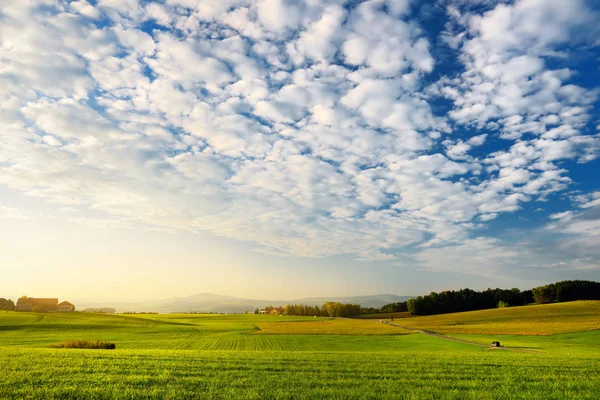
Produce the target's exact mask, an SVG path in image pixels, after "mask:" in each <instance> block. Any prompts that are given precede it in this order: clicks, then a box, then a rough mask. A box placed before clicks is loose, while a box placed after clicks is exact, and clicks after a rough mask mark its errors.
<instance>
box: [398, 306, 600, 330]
mask: <svg viewBox="0 0 600 400" xmlns="http://www.w3.org/2000/svg"><path fill="white" fill-rule="evenodd" d="M398 324H400V325H404V326H409V327H415V328H420V329H426V330H431V331H434V332H439V333H464V334H504V335H555V334H560V333H569V332H580V331H589V330H594V329H599V328H600V301H573V302H569V303H556V304H545V305H530V306H523V307H509V308H498V309H493V310H481V311H469V312H462V313H454V314H440V315H430V316H422V317H410V318H404V319H402V321H399V322H398Z"/></svg>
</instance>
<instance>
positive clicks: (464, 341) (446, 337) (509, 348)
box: [387, 322, 543, 353]
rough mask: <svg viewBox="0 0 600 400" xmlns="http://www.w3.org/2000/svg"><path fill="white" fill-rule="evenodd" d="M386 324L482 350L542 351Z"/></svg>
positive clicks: (390, 323)
mask: <svg viewBox="0 0 600 400" xmlns="http://www.w3.org/2000/svg"><path fill="white" fill-rule="evenodd" d="M387 324H388V325H391V326H395V327H396V328H402V329H406V330H407V331H411V332H415V333H422V334H424V335H429V336H433V337H436V338H438V339H444V340H450V341H452V342H460V343H465V344H470V345H472V346H479V347H481V348H482V350H509V351H518V352H521V353H543V352H542V351H537V350H527V349H517V348H515V347H504V346H503V347H491V346H488V345H486V344H482V343H477V342H472V341H470V340H464V339H457V338H453V337H448V336H444V335H441V334H439V333H436V332H432V331H426V330H423V329H417V328H411V327H409V326H403V325H398V324H394V323H393V322H388V323H387Z"/></svg>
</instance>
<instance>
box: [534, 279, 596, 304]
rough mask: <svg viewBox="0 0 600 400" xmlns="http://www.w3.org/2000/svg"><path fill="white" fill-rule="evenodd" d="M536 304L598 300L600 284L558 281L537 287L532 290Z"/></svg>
mask: <svg viewBox="0 0 600 400" xmlns="http://www.w3.org/2000/svg"><path fill="white" fill-rule="evenodd" d="M532 292H533V299H534V300H535V302H536V303H541V304H543V303H552V302H561V301H575V300H600V282H593V281H580V280H576V281H560V282H556V283H551V284H549V285H544V286H539V287H536V288H535V289H533V290H532Z"/></svg>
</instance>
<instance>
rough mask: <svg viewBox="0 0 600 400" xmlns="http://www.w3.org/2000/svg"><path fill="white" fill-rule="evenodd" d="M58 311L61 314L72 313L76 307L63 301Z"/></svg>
mask: <svg viewBox="0 0 600 400" xmlns="http://www.w3.org/2000/svg"><path fill="white" fill-rule="evenodd" d="M56 309H57V310H58V311H60V312H72V311H75V306H74V305H73V304H71V303H69V302H68V301H63V302H61V303H58V306H56Z"/></svg>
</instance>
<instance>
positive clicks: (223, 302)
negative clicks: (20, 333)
mask: <svg viewBox="0 0 600 400" xmlns="http://www.w3.org/2000/svg"><path fill="white" fill-rule="evenodd" d="M411 297H412V296H396V295H393V294H379V295H371V296H347V297H343V296H342V297H309V298H302V299H294V300H256V299H245V298H241V297H233V296H223V295H218V294H213V293H199V294H195V295H191V296H186V297H172V298H168V299H162V300H153V301H143V302H131V303H116V304H115V303H112V304H109V303H108V302H104V303H102V306H103V307H104V306H107V305H108V306H110V307H114V308H116V309H117V312H124V311H137V312H142V311H152V312H160V313H173V312H198V311H199V312H218V313H243V312H244V311H248V312H253V311H254V310H255V309H256V308H264V307H266V306H281V305H286V304H304V305H309V306H321V305H322V304H323V303H325V302H327V301H338V302H340V303H351V304H360V305H361V306H363V307H374V308H379V307H381V306H383V305H385V304H389V303H393V302H399V301H406V300H408V299H410V298H411ZM95 306H98V305H97V304H85V307H95Z"/></svg>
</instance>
